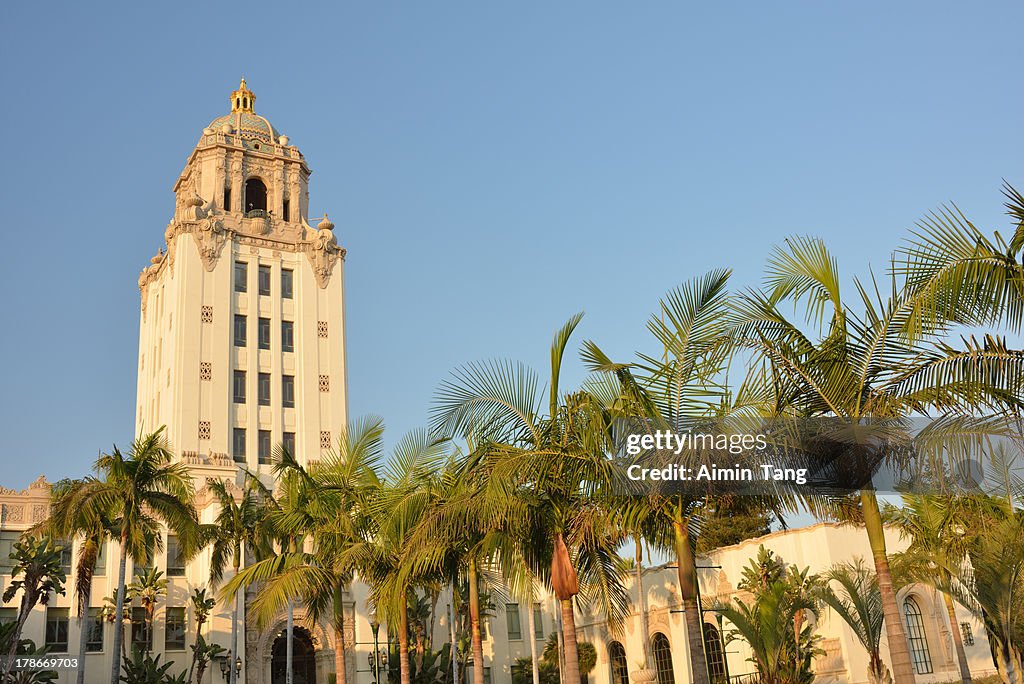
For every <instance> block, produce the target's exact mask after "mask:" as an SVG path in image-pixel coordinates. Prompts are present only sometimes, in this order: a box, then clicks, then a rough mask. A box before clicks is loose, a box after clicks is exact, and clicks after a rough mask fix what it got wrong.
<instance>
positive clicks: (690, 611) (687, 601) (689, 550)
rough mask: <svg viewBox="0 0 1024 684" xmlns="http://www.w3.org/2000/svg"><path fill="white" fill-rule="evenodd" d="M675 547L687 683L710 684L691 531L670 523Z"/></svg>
mask: <svg viewBox="0 0 1024 684" xmlns="http://www.w3.org/2000/svg"><path fill="white" fill-rule="evenodd" d="M672 531H673V533H674V545H675V552H676V561H677V562H676V565H677V566H678V569H677V571H676V572H677V574H678V575H679V594H680V595H681V596H682V599H683V610H684V611H685V612H684V614H683V617H684V619H685V621H686V643H687V645H688V647H689V648H688V649H687V650H689V652H690V681H691V682H693V684H710V681H711V680H710V677H709V676H708V661H707V658H706V657H705V655H704V625H702V624H701V622H703V620H702V619H701V614H700V605H699V604H698V601H697V559H696V557H695V556H694V554H693V547H692V546H691V545H690V531H689V528H688V526H687V525H685V524H684V523H682V522H679V521H673V523H672Z"/></svg>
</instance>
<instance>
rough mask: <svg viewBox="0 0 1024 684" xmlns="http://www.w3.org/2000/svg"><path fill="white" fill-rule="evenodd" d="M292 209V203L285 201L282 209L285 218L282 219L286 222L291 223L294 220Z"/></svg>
mask: <svg viewBox="0 0 1024 684" xmlns="http://www.w3.org/2000/svg"><path fill="white" fill-rule="evenodd" d="M291 209H292V203H291V202H289V201H288V200H285V201H284V204H283V206H282V207H281V213H282V214H283V215H284V216H282V218H283V219H284V220H285V221H291V220H292V211H291Z"/></svg>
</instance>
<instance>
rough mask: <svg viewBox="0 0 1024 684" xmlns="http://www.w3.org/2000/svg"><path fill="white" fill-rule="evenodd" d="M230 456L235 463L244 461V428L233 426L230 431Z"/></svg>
mask: <svg viewBox="0 0 1024 684" xmlns="http://www.w3.org/2000/svg"><path fill="white" fill-rule="evenodd" d="M231 456H232V457H233V458H234V459H235V462H236V463H245V428H235V429H234V431H233V432H232V433H231Z"/></svg>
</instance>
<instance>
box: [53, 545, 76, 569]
mask: <svg viewBox="0 0 1024 684" xmlns="http://www.w3.org/2000/svg"><path fill="white" fill-rule="evenodd" d="M57 545H58V546H60V567H61V569H62V570H63V571H64V574H65V575H70V574H71V563H72V559H73V558H74V553H72V549H73V548H74V547H73V546H72V543H71V542H70V541H67V540H65V539H61V540H60V541H58V542H57Z"/></svg>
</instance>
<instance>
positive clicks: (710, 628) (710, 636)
mask: <svg viewBox="0 0 1024 684" xmlns="http://www.w3.org/2000/svg"><path fill="white" fill-rule="evenodd" d="M704 646H705V649H706V650H707V654H708V672H710V673H711V681H712V682H724V681H725V649H724V648H723V647H722V635H721V634H720V633H719V631H718V629H717V628H716V627H715V626H714V625H712V624H709V623H707V622H705V623H704Z"/></svg>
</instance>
